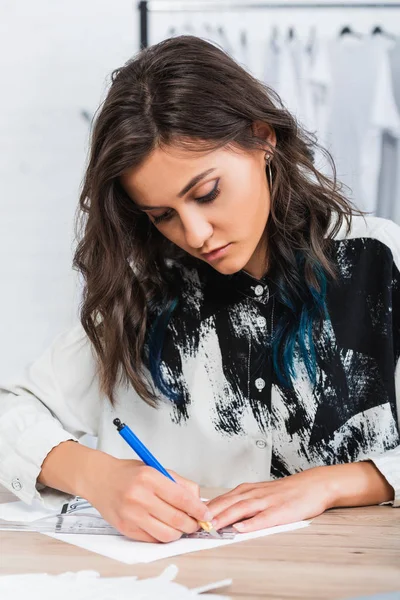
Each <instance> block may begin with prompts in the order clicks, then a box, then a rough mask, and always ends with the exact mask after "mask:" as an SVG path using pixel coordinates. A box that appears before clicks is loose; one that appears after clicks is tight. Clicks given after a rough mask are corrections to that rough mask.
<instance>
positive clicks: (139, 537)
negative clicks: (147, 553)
mask: <svg viewBox="0 0 400 600" xmlns="http://www.w3.org/2000/svg"><path fill="white" fill-rule="evenodd" d="M120 533H122V534H123V535H125V536H126V537H128V538H130V539H131V540H136V541H137V542H152V543H153V544H154V543H158V542H159V540H157V539H156V538H154V537H153V536H151V535H150V534H149V533H147V532H146V531H144V530H143V529H141V528H140V527H138V526H136V525H135V526H128V527H126V528H125V527H124V528H123V530H120Z"/></svg>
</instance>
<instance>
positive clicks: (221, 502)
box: [208, 493, 252, 519]
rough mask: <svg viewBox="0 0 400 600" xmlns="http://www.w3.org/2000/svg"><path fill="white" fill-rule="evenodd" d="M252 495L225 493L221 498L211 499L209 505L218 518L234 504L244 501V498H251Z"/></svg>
mask: <svg viewBox="0 0 400 600" xmlns="http://www.w3.org/2000/svg"><path fill="white" fill-rule="evenodd" d="M251 497H252V496H251V494H250V493H248V494H235V495H231V496H228V495H224V496H220V497H219V498H215V499H214V500H211V502H210V503H209V505H208V507H209V509H210V511H211V512H212V513H213V515H214V518H216V519H217V518H218V517H219V515H220V514H221V513H223V512H224V511H226V510H228V509H229V508H230V507H231V506H233V505H234V504H237V503H238V502H242V501H243V500H247V499H250V498H251Z"/></svg>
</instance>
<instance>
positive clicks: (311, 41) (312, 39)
mask: <svg viewBox="0 0 400 600" xmlns="http://www.w3.org/2000/svg"><path fill="white" fill-rule="evenodd" d="M316 41H317V28H316V26H315V25H313V26H312V27H311V28H310V32H309V37H308V41H307V44H306V47H305V50H306V52H307V54H310V55H311V56H312V53H313V50H314V47H315V44H316Z"/></svg>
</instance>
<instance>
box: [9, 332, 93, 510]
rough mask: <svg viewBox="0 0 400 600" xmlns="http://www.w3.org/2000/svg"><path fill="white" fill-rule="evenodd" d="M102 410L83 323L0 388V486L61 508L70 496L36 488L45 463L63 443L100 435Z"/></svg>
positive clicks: (26, 499)
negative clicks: (53, 450)
mask: <svg viewBox="0 0 400 600" xmlns="http://www.w3.org/2000/svg"><path fill="white" fill-rule="evenodd" d="M101 406H102V398H101V394H100V391H99V387H98V377H97V365H96V360H95V357H94V354H93V349H92V346H91V343H90V340H89V338H88V337H87V336H86V334H85V332H84V330H83V328H82V326H81V325H80V324H79V325H77V326H75V327H74V328H73V329H71V330H69V331H67V332H64V333H62V334H61V335H59V336H58V337H57V338H56V339H55V341H54V342H53V344H52V345H51V346H50V347H49V348H48V349H47V350H46V351H45V352H44V353H43V354H42V356H40V357H39V358H38V359H37V360H35V361H34V362H33V363H32V364H30V365H29V366H28V367H27V368H26V370H25V374H24V375H23V376H22V377H21V378H20V380H19V381H17V382H16V383H12V384H10V385H7V384H6V385H2V386H0V483H1V484H2V485H3V486H4V487H5V488H7V489H8V490H10V491H11V492H13V493H14V494H16V495H17V496H18V497H19V498H20V499H21V500H23V501H24V502H27V503H29V504H31V503H32V501H33V500H34V499H37V500H39V501H40V502H42V503H43V504H45V505H48V506H55V505H59V504H60V502H61V501H62V500H63V499H65V497H68V495H66V494H62V493H61V492H57V491H56V490H50V489H49V488H44V486H41V485H40V484H37V478H38V476H39V474H40V470H41V466H42V464H43V461H44V459H45V458H46V456H47V454H48V453H49V452H50V451H51V450H52V449H53V448H54V447H56V446H57V445H58V444H60V443H61V442H64V441H67V440H74V441H78V440H79V439H80V438H81V437H82V436H83V435H84V434H90V435H94V436H96V435H97V434H98V423H99V418H100V414H101Z"/></svg>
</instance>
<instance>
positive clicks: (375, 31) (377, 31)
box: [371, 25, 396, 40]
mask: <svg viewBox="0 0 400 600" xmlns="http://www.w3.org/2000/svg"><path fill="white" fill-rule="evenodd" d="M371 35H383V36H384V37H385V38H388V39H390V40H395V39H396V36H395V35H393V34H391V33H388V32H387V31H385V30H384V29H382V27H381V26H380V25H377V26H376V27H374V28H373V30H372V31H371Z"/></svg>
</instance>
